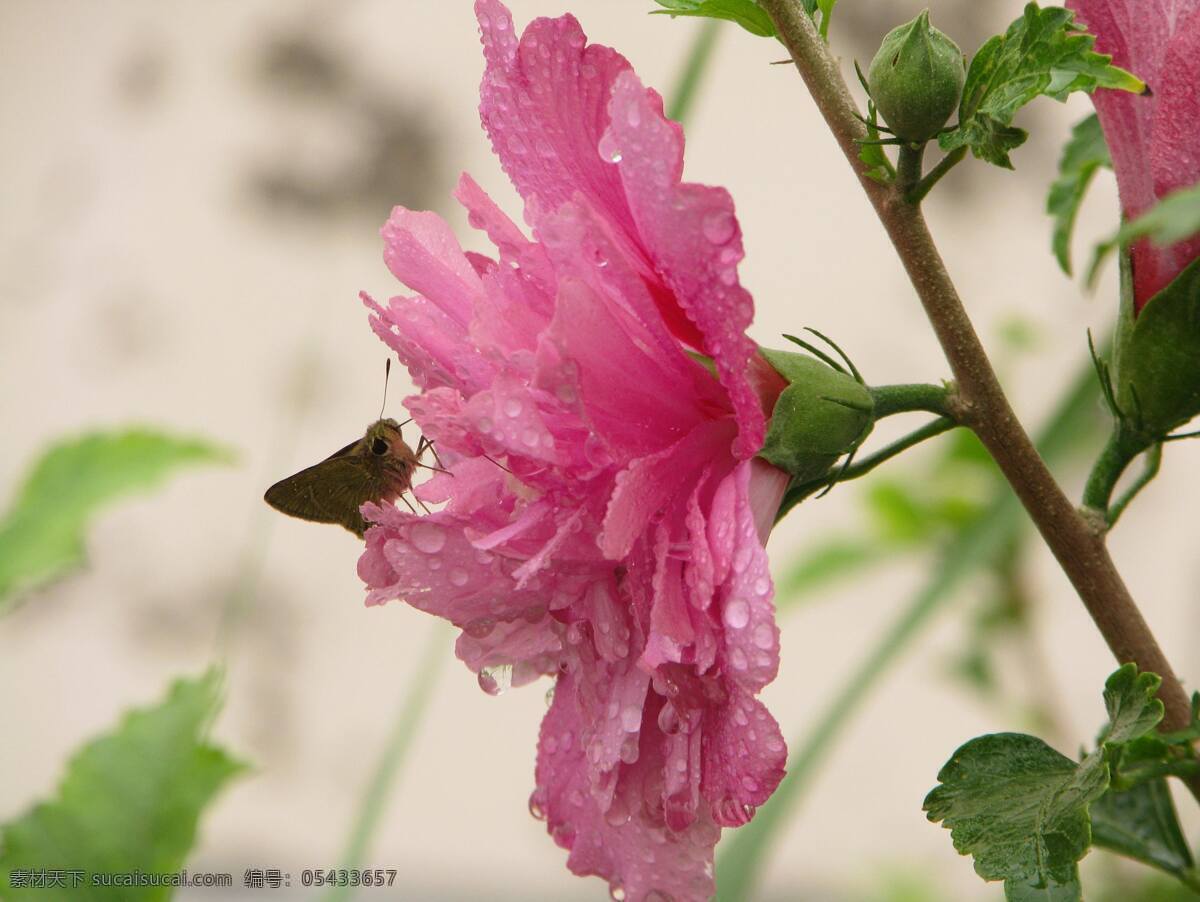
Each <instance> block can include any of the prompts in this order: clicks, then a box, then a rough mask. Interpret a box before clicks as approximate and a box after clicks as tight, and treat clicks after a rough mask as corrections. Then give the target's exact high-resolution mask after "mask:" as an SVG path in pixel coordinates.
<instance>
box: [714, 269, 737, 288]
mask: <svg viewBox="0 0 1200 902" xmlns="http://www.w3.org/2000/svg"><path fill="white" fill-rule="evenodd" d="M717 278H718V279H720V280H721V284H722V285H735V284H736V283H737V270H736V269H734V268H733V267H732V266H729V267H726V268H725V269H723V270H721V271H720V272H719V273H718V274H717Z"/></svg>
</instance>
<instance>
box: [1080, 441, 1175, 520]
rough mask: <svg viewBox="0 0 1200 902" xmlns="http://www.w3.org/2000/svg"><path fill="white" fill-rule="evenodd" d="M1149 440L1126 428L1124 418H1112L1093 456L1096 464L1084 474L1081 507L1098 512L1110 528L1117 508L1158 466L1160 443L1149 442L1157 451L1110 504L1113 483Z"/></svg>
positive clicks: (1117, 514) (1149, 445)
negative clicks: (1135, 480)
mask: <svg viewBox="0 0 1200 902" xmlns="http://www.w3.org/2000/svg"><path fill="white" fill-rule="evenodd" d="M1151 442H1152V440H1151V439H1148V438H1146V437H1145V436H1144V435H1142V434H1140V433H1137V432H1135V431H1134V430H1132V429H1130V428H1129V427H1128V426H1127V425H1126V423H1125V421H1124V420H1121V419H1116V420H1114V421H1113V428H1112V432H1110V433H1109V436H1108V441H1107V442H1106V443H1105V445H1104V450H1103V451H1101V452H1100V456H1099V457H1098V458H1097V459H1096V463H1095V465H1094V466H1093V467H1092V472H1091V474H1090V475H1089V476H1088V481H1087V485H1086V486H1085V487H1084V490H1083V505H1084V507H1087V508H1090V509H1091V510H1093V511H1095V512H1096V513H1098V514H1099V515H1101V516H1102V517H1103V519H1104V522H1105V523H1107V524H1108V526H1110V527H1111V526H1112V525H1113V523H1115V522H1116V520H1117V517H1118V516H1119V515H1120V513H1121V511H1122V510H1124V509H1125V507H1126V506H1127V505H1128V504H1129V502H1130V501H1132V500H1133V497H1134V495H1136V494H1137V492H1138V491H1140V490H1141V489H1142V488H1144V487H1145V486H1146V485H1147V484H1148V483H1149V482H1150V480H1151V479H1153V478H1154V476H1155V475H1156V474H1157V473H1158V466H1159V463H1160V461H1161V456H1162V445H1161V444H1160V445H1153V447H1154V448H1155V449H1157V453H1155V454H1152V455H1151V458H1150V459H1148V460H1147V466H1146V469H1145V470H1144V471H1143V472H1142V474H1141V476H1139V477H1138V480H1137V482H1136V483H1135V484H1134V485H1133V487H1132V489H1131V492H1126V493H1125V495H1123V496H1122V497H1121V499H1120V501H1118V502H1117V505H1115V506H1114V505H1113V504H1112V494H1113V491H1115V489H1116V487H1117V482H1118V481H1119V480H1120V478H1121V476H1122V475H1123V474H1124V472H1125V471H1126V470H1127V469H1128V468H1129V465H1130V464H1131V463H1132V462H1133V460H1134V458H1136V457H1137V456H1138V455H1139V454H1141V453H1142V452H1143V451H1145V450H1146V449H1147V448H1148V447H1151Z"/></svg>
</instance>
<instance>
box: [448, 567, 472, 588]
mask: <svg viewBox="0 0 1200 902" xmlns="http://www.w3.org/2000/svg"><path fill="white" fill-rule="evenodd" d="M467 579H468V577H467V571H466V570H462V569H460V568H458V567H455V568H454V569H453V570H451V571H450V582H452V583H453V584H454V585H456V586H465V585H466V584H467Z"/></svg>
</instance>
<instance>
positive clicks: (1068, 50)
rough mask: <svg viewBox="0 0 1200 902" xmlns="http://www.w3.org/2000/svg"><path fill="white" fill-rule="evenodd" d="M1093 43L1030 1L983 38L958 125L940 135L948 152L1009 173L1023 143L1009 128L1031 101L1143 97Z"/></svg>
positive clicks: (1066, 15) (1065, 18)
mask: <svg viewBox="0 0 1200 902" xmlns="http://www.w3.org/2000/svg"><path fill="white" fill-rule="evenodd" d="M1095 43H1096V39H1095V38H1094V37H1092V36H1091V35H1089V34H1087V33H1086V32H1083V31H1080V30H1079V27H1078V26H1077V25H1075V23H1074V13H1072V12H1071V11H1070V10H1066V9H1062V8H1060V7H1055V6H1051V7H1047V8H1046V9H1041V8H1039V7H1038V5H1037V3H1030V4H1028V5H1027V6H1026V7H1025V11H1024V13H1023V14H1022V15H1021V17H1020V18H1018V19H1017V20H1016V21H1014V22H1013V23H1012V24H1011V25H1010V26H1009V27H1008V30H1007V31H1006V32H1005V33H1004V34H1003V35H996V36H994V37H992V38H990V39H988V40H987V41H986V42H985V43H984V45H983V46H982V47H981V48H979V52H978V53H976V54H975V58H974V59H973V60H971V66H970V68H969V69H968V70H967V80H966V84H965V85H964V87H963V96H962V101H961V103H960V104H959V111H958V126H957V127H956V128H954V129H952V130H950V131H947V132H943V133H942V134H941V135H940V136H939V138H938V143H939V145H941V148H942V149H943V150H945V151H951V150H955V149H957V148H959V147H969V148H970V150H971V153H973V154H974V155H975V156H976V157H978V158H980V159H983V160H987V161H988V162H989V163H994V164H995V165H997V166H1003V167H1005V168H1006V169H1011V168H1012V160H1011V159H1009V156H1008V152H1009V151H1010V150H1013V149H1014V148H1016V147H1019V146H1020V145H1021V144H1023V143H1024V142H1025V138H1026V137H1027V135H1026V133H1025V132H1024V131H1023V130H1022V129H1019V128H1016V127H1014V126H1013V125H1012V121H1013V117H1014V116H1016V114H1017V112H1018V111H1019V110H1020V109H1021V108H1022V107H1023V106H1025V105H1026V104H1027V103H1029V102H1030V101H1032V100H1033V99H1034V98H1036V97H1040V96H1046V97H1052V98H1054V99H1055V100H1065V99H1066V98H1067V96H1068V95H1069V94H1071V93H1073V92H1075V91H1089V92H1090V91H1093V90H1095V89H1096V88H1114V89H1117V90H1124V91H1132V92H1134V93H1142V92H1143V91H1145V89H1146V86H1145V84H1143V83H1142V82H1141V81H1139V80H1138V79H1137V78H1135V77H1134V76H1133V75H1131V74H1130V73H1128V72H1126V71H1125V70H1124V69H1119V68H1117V67H1116V66H1113V65H1112V64H1111V57H1108V56H1105V55H1104V54H1102V53H1096V52H1095V51H1093V50H1092V47H1093V45H1094V44H1095Z"/></svg>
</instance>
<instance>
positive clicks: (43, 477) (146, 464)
mask: <svg viewBox="0 0 1200 902" xmlns="http://www.w3.org/2000/svg"><path fill="white" fill-rule="evenodd" d="M231 457H232V456H231V454H230V453H229V452H228V451H226V450H224V449H222V448H219V447H217V446H216V445H213V444H211V443H209V442H205V441H201V440H197V439H184V438H176V437H172V436H169V435H164V434H161V433H158V432H151V431H148V430H141V429H133V430H128V431H124V432H92V433H88V434H86V435H83V436H82V437H79V438H73V439H68V440H65V441H62V442H59V443H58V444H55V445H53V446H51V447H50V448H49V449H48V450H47V451H46V452H45V453H44V454H43V455H42V457H41V458H40V459H39V460H38V461H37V463H36V464H35V465H34V467H33V470H32V472H30V474H29V476H28V477H27V478H26V480H25V483H24V485H22V486H21V488H20V489H19V490H18V492H17V494H16V498H15V501H14V503H13V505H12V507H11V508H10V509H9V511H8V513H7V514H6V515H5V517H4V519H3V520H0V612H3V611H4V610H5V607H6V603H8V604H11V602H12V600H13V599H14V598H15V596H16V594H17V593H19V592H23V591H27V590H29V589H32V588H35V587H37V586H40V585H43V584H45V583H47V582H49V581H50V580H52V579H54V578H56V577H58V576H61V575H63V574H64V573H65V572H66V571H68V570H70V569H72V568H74V567H76V566H78V565H79V564H80V563H81V562H82V561H83V556H84V554H83V534H84V530H85V529H86V527H87V525H88V520H89V519H90V518H91V517H92V515H93V514H95V513H96V512H97V511H99V510H100V509H101V508H102V507H104V505H106V504H108V503H110V502H112V501H114V500H116V499H118V498H120V497H122V496H124V495H128V494H132V493H133V492H138V491H146V490H148V489H151V488H153V487H155V486H157V485H159V484H160V483H161V482H163V480H164V479H165V478H166V477H167V476H168V475H170V474H171V473H172V472H173V471H175V470H176V469H178V468H180V467H182V466H187V465H194V464H200V463H217V462H228V461H229V460H230V459H231Z"/></svg>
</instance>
